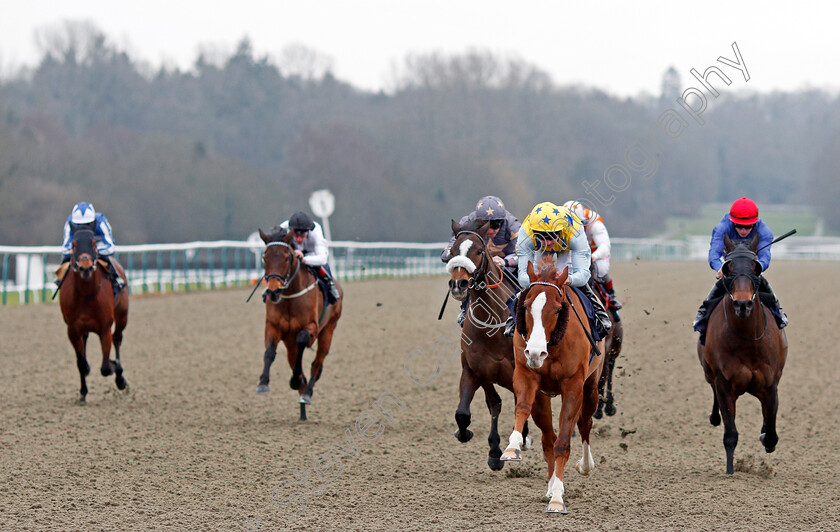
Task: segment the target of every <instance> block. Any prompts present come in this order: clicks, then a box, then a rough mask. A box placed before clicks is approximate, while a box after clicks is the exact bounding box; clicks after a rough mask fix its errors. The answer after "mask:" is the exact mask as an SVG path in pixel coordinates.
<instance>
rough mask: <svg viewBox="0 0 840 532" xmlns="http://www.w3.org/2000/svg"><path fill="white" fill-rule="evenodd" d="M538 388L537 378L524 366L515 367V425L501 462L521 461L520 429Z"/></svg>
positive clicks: (529, 413) (529, 411)
mask: <svg viewBox="0 0 840 532" xmlns="http://www.w3.org/2000/svg"><path fill="white" fill-rule="evenodd" d="M538 387H539V376H538V375H537V374H535V373H534V372H533V371H531V370H529V369H527V368H525V367H524V366H520V365H519V364H517V365H516V368H515V369H514V370H513V395H514V396H515V397H516V423H515V424H514V427H513V432H511V434H510V440H509V441H508V446H507V449H505V452H503V453H502V458H501V459H502V461H505V462H508V461H520V460H522V443H523V441H524V439H523V437H522V429H523V427H524V426H525V422H526V421H528V416H530V415H531V409H532V408H533V405H534V398H535V397H536V395H537V388H538Z"/></svg>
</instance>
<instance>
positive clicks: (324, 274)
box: [314, 266, 341, 303]
mask: <svg viewBox="0 0 840 532" xmlns="http://www.w3.org/2000/svg"><path fill="white" fill-rule="evenodd" d="M314 270H315V273H316V274H317V275H318V276H319V277H320V278H321V279H322V280H323V281H324V282H325V283H327V289H328V290H329V297H328V299H329V300H330V303H335V302H336V301H338V300H339V299H341V294H340V293H339V291H338V287H337V286H336V285H335V281H334V280H333V278H332V275H330V272H328V271H327V268H325V267H324V266H321V267H319V268H314Z"/></svg>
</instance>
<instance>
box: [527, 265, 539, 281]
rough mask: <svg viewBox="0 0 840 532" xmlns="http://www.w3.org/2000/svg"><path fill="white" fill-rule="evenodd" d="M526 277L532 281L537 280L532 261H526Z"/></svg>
mask: <svg viewBox="0 0 840 532" xmlns="http://www.w3.org/2000/svg"><path fill="white" fill-rule="evenodd" d="M528 279H530V280H531V282H532V283H533V282H534V281H536V280H537V274H536V273H535V272H534V263H533V262H531V261H528Z"/></svg>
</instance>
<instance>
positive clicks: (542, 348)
mask: <svg viewBox="0 0 840 532" xmlns="http://www.w3.org/2000/svg"><path fill="white" fill-rule="evenodd" d="M545 303H546V295H545V292H541V293H539V294H538V295H537V297H535V298H534V302H533V303H531V318H533V320H534V326H533V327H532V328H531V336H530V337H529V338H528V343H527V344H526V345H525V359H526V362H527V364H528V367H529V368H531V369H539V368H541V367H542V365H543V362H544V361H545V358H546V357H547V356H548V340H547V339H546V337H545V327H544V326H543V322H542V311H543V308H544V307H545Z"/></svg>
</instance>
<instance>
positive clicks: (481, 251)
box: [447, 220, 551, 471]
mask: <svg viewBox="0 0 840 532" xmlns="http://www.w3.org/2000/svg"><path fill="white" fill-rule="evenodd" d="M489 228H490V224H489V223H486V222H485V221H484V220H476V221H472V222H468V223H466V224H464V226H463V227H461V226H459V225H458V224H457V223H456V222H455V220H452V234H454V235H455V242H454V243H453V245H452V258H451V259H450V260H449V262H448V263H447V270H448V271H449V273H450V274H451V278H450V279H449V293H450V294H451V295H452V297H453V298H454V299H456V300H458V301H463V300H464V298H465V297H467V296H469V298H470V304H469V306H468V307H467V316H466V319H465V320H464V325H463V329H462V331H461V381H460V385H459V387H458V396H459V399H458V409H457V410H456V411H455V422H456V423H457V424H458V429H457V430H455V437H456V438H457V439H458V441H460V442H461V443H466V442H468V441H470V439H471V438H472V436H473V433H472V431H471V430H469V429H468V428H467V427H469V425H470V420H471V417H472V416H471V413H470V404H471V403H472V400H473V397H474V396H475V392H476V391H477V390H478V388H479V387H481V388H482V389H483V390H484V400H485V402H486V403H487V408H488V409H489V410H490V435H489V436H488V438H487V441H488V443H489V444H490V454H489V457H488V458H487V465H488V466H489V467H490V469H492V470H493V471H498V470H500V469H502V468H503V467H504V465H505V464H504V462H502V461H501V460H499V457H500V456H501V455H502V451H501V449H500V448H499V442H500V441H501V438H500V437H499V413H500V412H501V410H502V398H501V397H499V394H498V393H497V392H496V387H495V386H494V384H498V385H500V386H502V387H504V388H507V389H508V390H510V391H511V392H512V391H513V368H514V364H513V339H512V338H508V337H506V336H505V335H504V334H502V333H503V332H504V328H505V322H506V321H507V318H508V315H509V314H510V312H509V311H508V308H507V304H506V302H507V299H508V297H510V296H512V295H513V294H515V293H516V292H517V290H518V287H517V286H514V284H513V283H512V282H511V281H510V280H509V279H507V278H505V277H503V275H502V271H501V270H500V269H499V267H498V266H497V265H496V263H495V262H493V260H492V256H491V255H492V252H491V251H490V250H489V249H488V245H487V244H486V241H485V238H486V236H487V230H488V229H489ZM540 400H543V401H544V402H545V407H546V408H548V409H549V411H550V410H551V402H550V401H549V399H548V398H547V397H546V398H545V399H543V398H540ZM522 432H523V435H524V436H523V437H524V438H527V439H528V440H530V438H529V437H528V425H527V424H526V425H525V427H524V428H523V429H522Z"/></svg>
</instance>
